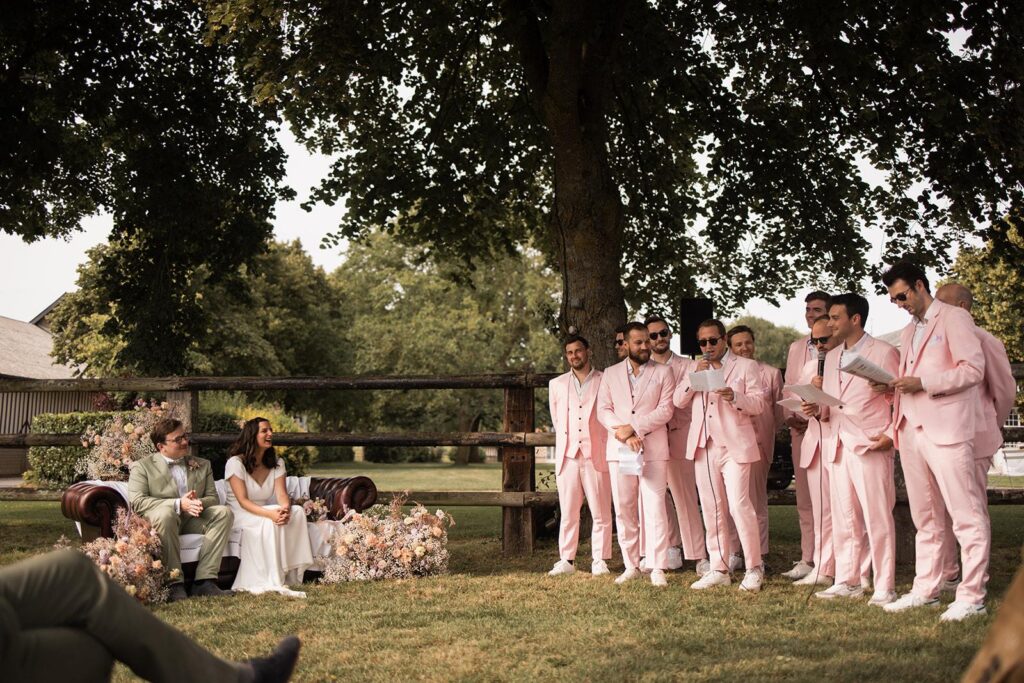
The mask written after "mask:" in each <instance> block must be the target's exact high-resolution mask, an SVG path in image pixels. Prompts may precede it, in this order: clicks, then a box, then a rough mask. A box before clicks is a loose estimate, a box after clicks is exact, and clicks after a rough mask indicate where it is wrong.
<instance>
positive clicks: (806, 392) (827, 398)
mask: <svg viewBox="0 0 1024 683" xmlns="http://www.w3.org/2000/svg"><path fill="white" fill-rule="evenodd" d="M784 390H785V391H788V392H790V393H792V394H796V395H797V396H799V397H800V398H802V399H803V400H805V401H807V402H808V403H817V404H818V405H819V406H837V405H839V404H840V403H841V401H840V400H839V399H838V398H836V397H835V396H832V395H830V394H826V393H825V392H824V391H822V390H821V389H819V388H818V387H816V386H814V385H813V384H787V385H786V386H785V388H784Z"/></svg>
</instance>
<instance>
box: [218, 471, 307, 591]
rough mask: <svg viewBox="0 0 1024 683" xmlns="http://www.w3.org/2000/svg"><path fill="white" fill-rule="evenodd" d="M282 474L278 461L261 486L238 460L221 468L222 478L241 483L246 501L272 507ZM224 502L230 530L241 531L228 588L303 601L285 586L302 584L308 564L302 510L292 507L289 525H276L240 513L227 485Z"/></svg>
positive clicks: (304, 518)
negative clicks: (235, 568) (231, 519)
mask: <svg viewBox="0 0 1024 683" xmlns="http://www.w3.org/2000/svg"><path fill="white" fill-rule="evenodd" d="M286 475H287V473H286V472H285V468H284V461H283V460H281V459H278V461H277V467H275V468H274V469H273V470H272V471H271V472H270V474H269V475H267V478H266V480H265V481H264V482H263V485H262V486H261V485H259V484H257V483H256V480H255V479H253V478H252V476H251V475H250V474H249V473H248V472H246V471H245V466H244V465H242V461H241V459H240V458H238V456H233V457H231V458H229V459H228V462H227V464H226V465H225V466H224V479H225V480H229V479H231V477H238V478H239V479H241V480H242V482H243V483H244V484H245V492H246V495H248V496H249V500H250V501H252V502H253V503H255V504H257V505H262V506H263V507H265V508H271V509H277V508H278V507H280V506H279V505H278V504H277V499H276V497H275V495H274V482H275V481H276V480H277V479H279V478H283V477H285V476H286ZM227 503H228V505H229V506H230V507H231V511H232V512H233V513H234V515H235V528H236V529H241V530H242V538H241V540H240V544H241V548H240V550H239V560H240V564H239V567H238V575H237V576H236V577H235V582H234V584H232V586H231V588H232V590H236V591H246V592H249V593H267V592H275V593H281V594H282V595H288V596H292V597H296V598H304V597H306V594H305V593H303V592H301V591H293V590H291V589H289V588H288V586H287V585H286V584H293V585H295V584H301V583H302V574H303V572H305V571H306V568H307V567H309V566H310V565H312V564H313V551H312V549H311V548H310V544H309V532H308V531H307V530H306V516H305V514H303V512H302V508H301V507H300V506H298V505H293V506H292V514H291V517H290V518H289V520H288V524H286V525H284V526H278V525H276V524H274V522H273V520H270V519H268V518H266V517H260V516H259V515H254V514H252V513H251V512H248V511H246V510H244V509H242V506H241V505H239V504H238V499H237V498H235V493H234V491H232V490H231V485H230V483H229V484H228V486H227Z"/></svg>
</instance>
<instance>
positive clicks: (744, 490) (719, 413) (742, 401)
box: [672, 320, 770, 592]
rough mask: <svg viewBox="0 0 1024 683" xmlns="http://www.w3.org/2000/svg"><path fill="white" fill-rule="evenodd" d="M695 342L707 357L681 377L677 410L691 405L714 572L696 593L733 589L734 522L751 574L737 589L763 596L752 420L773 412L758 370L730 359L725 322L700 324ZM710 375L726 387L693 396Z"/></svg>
mask: <svg viewBox="0 0 1024 683" xmlns="http://www.w3.org/2000/svg"><path fill="white" fill-rule="evenodd" d="M697 339H698V342H699V343H700V345H701V349H702V350H704V355H705V358H704V359H702V360H700V361H698V362H697V363H696V365H694V367H693V369H692V370H691V371H690V372H689V373H687V375H686V376H685V377H683V380H682V381H681V382H680V383H679V385H678V386H677V387H676V390H675V393H674V395H673V397H672V400H673V403H675V405H676V407H678V408H684V407H686V406H688V405H690V404H691V403H692V404H693V405H692V413H691V418H692V419H691V422H690V434H689V438H688V439H687V444H686V457H687V458H689V459H692V460H693V461H694V467H695V469H696V473H697V488H698V491H699V492H700V506H701V510H702V511H703V513H704V527H705V528H706V529H707V543H708V556H709V561H710V562H711V571H709V572H708V573H707V574H705V575H704V576H703V577H702V578H701V579H699V580H698V581H697V582H696V583H694V584H693V585H692V586H691V588H694V589H697V590H701V589H705V588H711V587H712V586H718V585H728V584H730V583H732V580H731V578H730V576H729V564H728V560H727V559H726V558H727V557H728V556H729V555H730V553H731V550H732V548H731V547H730V546H731V544H732V541H731V539H730V534H729V526H728V519H729V516H731V517H732V520H733V523H734V524H735V525H736V531H737V533H738V534H739V538H740V545H741V547H742V548H743V559H744V562H745V563H746V567H747V572H746V575H745V576H744V577H743V582H742V583H741V584H740V590H745V591H751V592H756V591H759V590H761V584H762V582H763V580H764V569H763V566H762V560H761V538H760V531H759V529H758V525H757V511H756V509H755V508H754V502H753V499H752V498H751V496H750V477H751V470H752V469H753V466H754V465H755V463H757V462H759V461H760V460H761V450H760V448H758V445H757V428H756V426H755V421H756V419H757V416H758V415H760V414H761V413H763V412H764V411H765V410H769V409H770V408H769V407H768V405H767V400H766V398H765V395H764V388H763V386H762V384H761V375H760V373H759V371H758V368H757V363H755V362H754V361H752V360H750V359H748V358H740V357H739V356H736V355H735V354H728V356H726V354H725V352H726V348H727V347H726V340H725V326H724V325H723V324H722V323H721V322H720V321H718V320H707V321H705V322H703V323H701V325H700V327H699V328H698V330H697ZM709 368H716V369H721V370H722V373H723V375H724V381H725V384H726V386H725V388H722V389H717V390H715V391H708V392H704V391H696V390H692V388H691V383H692V382H693V378H694V376H695V374H696V373H697V372H701V371H704V370H706V369H709Z"/></svg>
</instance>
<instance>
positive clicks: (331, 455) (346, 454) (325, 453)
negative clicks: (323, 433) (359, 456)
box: [317, 446, 356, 462]
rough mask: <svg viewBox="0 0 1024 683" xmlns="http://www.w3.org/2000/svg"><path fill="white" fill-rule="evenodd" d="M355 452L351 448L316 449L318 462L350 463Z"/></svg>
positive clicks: (330, 447)
mask: <svg viewBox="0 0 1024 683" xmlns="http://www.w3.org/2000/svg"><path fill="white" fill-rule="evenodd" d="M355 459H356V452H355V451H354V450H353V449H352V447H351V446H320V447H319V448H317V460H318V461H319V462H352V461H353V460H355Z"/></svg>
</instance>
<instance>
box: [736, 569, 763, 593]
mask: <svg viewBox="0 0 1024 683" xmlns="http://www.w3.org/2000/svg"><path fill="white" fill-rule="evenodd" d="M762 583H764V570H763V569H761V568H760V567H757V568H756V569H748V570H747V573H746V574H744V575H743V583H741V584H740V590H741V591H749V592H751V593H757V592H760V590H761V584H762Z"/></svg>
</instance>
